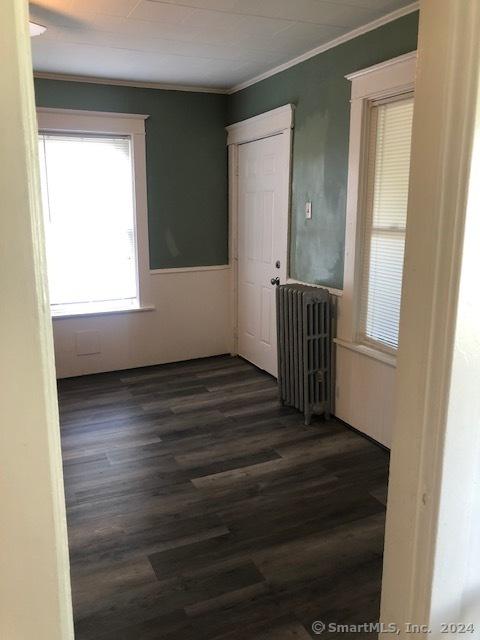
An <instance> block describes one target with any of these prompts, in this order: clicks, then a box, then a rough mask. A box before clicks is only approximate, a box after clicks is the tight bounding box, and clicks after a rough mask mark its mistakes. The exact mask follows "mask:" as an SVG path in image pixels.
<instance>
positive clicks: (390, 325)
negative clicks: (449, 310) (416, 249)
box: [359, 95, 413, 350]
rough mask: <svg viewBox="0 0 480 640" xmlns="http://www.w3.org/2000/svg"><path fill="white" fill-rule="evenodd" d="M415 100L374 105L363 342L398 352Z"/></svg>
mask: <svg viewBox="0 0 480 640" xmlns="http://www.w3.org/2000/svg"><path fill="white" fill-rule="evenodd" d="M412 119H413V97H412V96H411V95H408V96H403V97H397V98H395V99H390V100H384V101H377V102H371V103H370V109H369V140H368V151H367V162H368V168H367V176H366V202H365V211H364V220H363V224H364V228H363V247H362V251H361V262H362V266H361V273H360V295H359V303H360V314H359V318H360V325H359V338H360V341H361V342H365V343H367V344H368V343H374V344H375V345H377V346H380V347H383V348H386V349H393V350H395V349H397V347H398V328H399V321H400V300H401V292H402V276H403V254H404V247H405V230H406V223H407V200H408V180H409V172H410V145H411V137H412Z"/></svg>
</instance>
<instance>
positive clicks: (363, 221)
mask: <svg viewBox="0 0 480 640" xmlns="http://www.w3.org/2000/svg"><path fill="white" fill-rule="evenodd" d="M413 98H414V91H413V90H412V91H402V92H400V93H398V92H396V93H395V94H389V95H388V96H387V97H382V98H380V99H378V98H368V99H367V105H366V118H367V122H366V124H365V138H364V140H363V142H362V144H364V145H366V148H365V160H364V162H365V164H364V167H363V169H362V173H363V180H364V181H365V184H364V185H363V189H364V197H363V199H362V201H359V202H358V214H357V216H358V218H359V219H358V221H357V224H359V225H361V230H360V238H361V240H360V246H358V247H357V251H358V260H359V263H358V268H359V276H358V281H357V290H356V292H355V293H356V300H355V304H357V305H358V308H357V309H356V314H357V316H356V317H357V326H356V341H357V343H359V344H363V345H366V346H368V347H371V348H373V349H378V350H380V351H383V352H385V353H387V354H391V355H395V354H396V353H397V350H398V347H397V348H396V349H395V348H393V347H390V346H389V345H387V344H383V343H382V342H381V341H380V340H375V339H374V338H370V337H369V336H368V335H367V333H366V325H365V322H363V320H366V317H365V318H363V319H362V287H363V286H365V283H364V276H365V262H366V260H368V259H369V257H370V246H368V240H369V238H370V239H371V238H372V237H373V236H374V235H375V232H377V233H378V232H382V231H383V232H384V233H389V234H391V235H397V236H402V237H403V238H404V239H405V237H406V232H407V228H406V224H405V227H404V228H403V229H396V228H391V229H388V230H387V229H380V228H378V227H375V225H373V224H372V226H371V228H370V229H368V228H367V227H368V225H367V220H368V218H369V216H370V212H369V209H370V208H371V207H372V205H373V203H372V202H371V201H370V198H369V197H368V188H369V184H370V182H369V181H370V180H371V179H372V177H373V176H372V175H371V174H370V163H371V162H372V158H371V157H370V153H371V151H372V149H371V138H372V135H373V129H374V128H375V131H376V129H377V122H375V124H374V123H373V115H372V114H373V108H374V107H376V106H379V105H381V104H386V103H395V102H400V101H402V100H409V99H413ZM375 150H376V147H375ZM372 195H373V194H372ZM368 232H369V233H368Z"/></svg>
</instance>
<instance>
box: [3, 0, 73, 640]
mask: <svg viewBox="0 0 480 640" xmlns="http://www.w3.org/2000/svg"><path fill="white" fill-rule="evenodd" d="M0 58H1V59H2V60H3V61H4V69H3V72H2V74H0V93H1V95H2V100H1V101H0V118H1V121H2V123H4V125H5V126H4V127H3V129H2V144H1V145H0V192H1V194H2V207H1V215H0V237H1V238H2V247H1V250H0V289H1V291H2V303H1V304H2V308H1V311H0V362H1V365H0V425H1V426H0V469H1V472H0V475H1V479H0V504H1V516H0V518H1V525H0V528H1V533H0V539H1V541H2V542H1V544H0V567H1V570H0V637H1V638H9V639H10V640H21V639H23V638H32V639H33V638H35V639H36V640H73V619H72V604H71V596H70V576H69V560H68V541H67V527H66V518H65V498H64V492H63V474H62V457H61V451H60V430H59V422H58V405H57V392H56V381H55V364H54V358H53V336H52V321H51V317H50V305H49V302H48V293H47V284H46V277H47V276H46V266H45V265H46V260H45V246H44V245H45V239H44V232H43V219H42V213H41V200H40V180H39V170H38V137H37V122H36V114H35V99H34V89H33V74H32V60H31V54H30V36H29V28H28V4H27V2H25V1H21V0H3V1H2V2H0Z"/></svg>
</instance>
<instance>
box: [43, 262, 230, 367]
mask: <svg viewBox="0 0 480 640" xmlns="http://www.w3.org/2000/svg"><path fill="white" fill-rule="evenodd" d="M149 278H150V294H149V300H147V301H146V302H147V303H150V302H151V303H152V304H153V305H154V306H155V309H154V310H153V311H133V312H127V313H115V314H104V315H97V316H90V317H78V318H55V319H54V321H53V331H54V339H55V361H56V368H57V377H59V378H64V377H69V376H77V375H83V374H88V373H98V372H101V371H115V370H117V369H128V368H132V367H142V366H147V365H153V364H161V363H165V362H175V361H179V360H188V359H190V358H201V357H205V356H212V355H219V354H223V353H230V352H231V351H232V348H233V320H232V315H231V312H232V308H231V307H232V304H231V303H232V296H231V287H232V284H231V269H230V268H229V267H212V268H211V269H206V268H199V270H198V271H197V270H189V271H173V272H172V271H165V272H163V273H162V272H155V273H151V274H150V275H149ZM83 332H92V334H85V333H83ZM78 334H81V335H80V336H79V335H78ZM79 340H80V341H81V342H82V343H84V345H85V344H87V343H89V342H91V343H92V350H94V351H96V350H97V348H96V347H97V346H98V347H99V353H90V354H87V355H78V354H77V351H78V350H80V351H81V350H82V348H81V346H80V349H78V348H77V347H78V341H79ZM95 343H96V344H95ZM87 346H88V344H87ZM86 350H89V349H88V348H87V349H86Z"/></svg>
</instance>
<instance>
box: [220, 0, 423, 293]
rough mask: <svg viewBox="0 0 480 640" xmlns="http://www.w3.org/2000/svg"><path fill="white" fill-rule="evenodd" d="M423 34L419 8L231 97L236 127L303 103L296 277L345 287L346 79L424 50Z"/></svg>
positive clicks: (297, 133)
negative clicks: (309, 204) (420, 36)
mask: <svg viewBox="0 0 480 640" xmlns="http://www.w3.org/2000/svg"><path fill="white" fill-rule="evenodd" d="M417 31H418V13H417V12H416V13H412V14H409V15H407V16H405V17H403V18H400V19H398V20H396V21H395V22H391V23H389V24H387V25H384V26H383V27H380V28H379V29H376V30H375V31H370V32H369V33H366V34H364V35H362V36H359V37H358V38H355V39H354V40H350V41H348V42H346V43H344V44H342V45H340V46H338V47H335V48H334V49H330V50H328V51H325V52H324V53H321V54H319V55H317V56H315V57H314V58H310V59H309V60H306V61H305V62H303V63H301V64H298V65H296V66H294V67H291V68H290V69H287V70H285V71H283V72H282V73H278V74H276V75H275V76H272V77H270V78H267V79H266V80H263V81H262V82H258V83H257V84H255V85H252V86H251V87H248V88H246V89H244V90H243V91H239V92H237V93H235V94H233V95H231V96H230V97H229V103H228V123H229V124H231V123H233V122H238V121H240V120H244V119H245V118H250V117H251V116H255V115H257V114H259V113H262V112H264V111H268V110H269V109H274V108H275V107H279V106H281V105H284V104H286V103H293V104H294V105H295V130H294V144H293V184H292V221H291V243H290V274H291V275H292V277H294V278H297V279H298V280H303V281H305V282H312V283H318V284H325V285H328V286H331V287H337V288H342V285H343V254H344V242H345V206H346V191H347V170H348V167H347V164H348V134H349V117H350V103H349V99H350V83H349V82H348V81H347V80H345V78H344V76H345V75H346V74H348V73H351V72H352V71H356V70H358V69H362V68H364V67H368V66H370V65H373V64H377V63H378V62H382V61H383V60H388V59H389V58H393V57H395V56H398V55H401V54H403V53H407V52H408V51H412V50H413V49H416V46H417ZM307 201H311V202H312V210H313V216H312V219H311V220H305V202H307Z"/></svg>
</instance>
